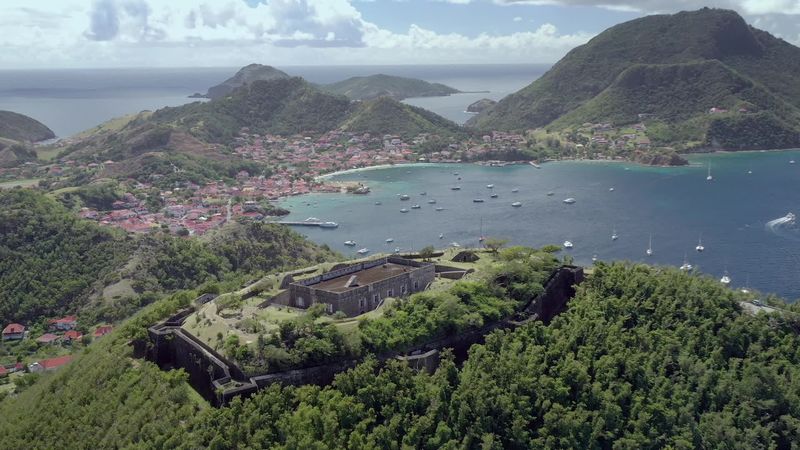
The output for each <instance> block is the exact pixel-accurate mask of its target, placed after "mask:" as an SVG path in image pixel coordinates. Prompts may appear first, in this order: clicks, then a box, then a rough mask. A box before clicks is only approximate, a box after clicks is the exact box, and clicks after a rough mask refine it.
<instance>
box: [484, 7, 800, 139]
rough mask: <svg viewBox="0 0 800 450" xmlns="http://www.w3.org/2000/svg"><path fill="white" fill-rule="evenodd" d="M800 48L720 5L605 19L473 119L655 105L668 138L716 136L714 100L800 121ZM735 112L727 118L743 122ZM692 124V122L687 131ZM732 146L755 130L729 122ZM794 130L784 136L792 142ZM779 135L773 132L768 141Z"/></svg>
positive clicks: (511, 125) (599, 114) (516, 119)
mask: <svg viewBox="0 0 800 450" xmlns="http://www.w3.org/2000/svg"><path fill="white" fill-rule="evenodd" d="M799 74H800V48H797V47H794V46H793V45H791V44H789V43H787V42H785V41H783V40H781V39H778V38H775V37H773V36H771V35H770V34H769V33H766V32H764V31H761V30H757V29H755V28H752V27H750V26H749V25H747V24H746V23H745V22H744V20H743V19H742V18H741V17H740V16H739V15H738V14H736V13H735V12H733V11H727V10H717V9H707V8H705V9H701V10H699V11H692V12H681V13H678V14H674V15H655V16H647V17H643V18H641V19H635V20H632V21H630V22H626V23H623V24H620V25H616V26H614V27H611V28H609V29H608V30H606V31H604V32H603V33H601V34H600V35H598V36H596V37H595V38H593V39H592V40H591V41H589V42H588V43H587V44H585V45H582V46H580V47H577V48H575V49H573V50H572V51H570V52H569V53H568V54H567V55H566V56H565V57H564V58H563V59H562V60H561V61H559V62H558V63H557V64H556V65H554V66H553V68H552V69H550V70H549V71H548V72H547V73H546V74H545V75H543V76H542V77H541V78H540V79H538V80H536V81H534V82H533V83H532V84H531V85H529V86H527V87H525V88H523V89H522V90H520V91H519V92H516V93H514V94H512V95H509V96H508V97H506V98H504V99H502V100H501V101H500V102H498V104H497V105H495V106H494V107H492V108H489V109H487V110H486V111H484V112H483V113H481V114H479V115H478V116H476V117H474V118H472V119H471V120H470V122H469V124H470V125H471V126H475V127H478V128H486V129H489V128H491V129H501V130H521V129H528V128H537V127H545V126H547V127H548V128H553V129H565V128H568V127H574V126H578V125H581V124H582V123H583V122H586V121H596V122H611V123H613V124H614V125H624V124H628V123H632V122H636V121H639V119H638V115H639V114H650V115H652V117H653V118H654V119H653V120H655V121H657V122H659V126H660V127H661V128H662V129H663V128H664V127H666V128H667V131H666V132H663V133H662V134H661V135H660V136H659V137H661V138H663V139H662V140H663V141H664V142H663V143H670V142H671V140H672V139H674V140H682V139H690V140H694V141H698V142H702V143H704V144H706V145H710V144H711V142H712V141H715V140H717V141H718V138H719V136H714V135H707V131H708V130H710V129H715V128H713V127H711V124H712V123H713V122H714V121H715V120H716V118H712V117H708V116H709V111H710V109H711V108H721V109H727V110H729V111H732V112H731V113H730V114H740V112H739V109H740V108H744V109H746V112H744V111H743V112H742V113H741V114H747V113H752V112H758V111H769V112H770V113H771V114H770V115H756V116H755V117H751V118H748V119H747V120H746V121H745V122H746V123H748V124H750V123H752V122H753V121H757V120H759V119H760V118H761V117H765V118H768V120H770V121H771V122H772V123H773V124H781V127H784V128H786V129H787V132H789V131H796V130H798V129H799V128H798V125H797V117H798V114H800V109H798V108H800V75H799ZM745 122H742V121H741V120H736V121H730V120H728V123H729V125H735V124H741V123H745ZM686 127H688V128H689V129H690V132H687V131H686ZM727 130H728V131H729V132H731V133H733V137H732V138H729V139H728V140H727V142H728V143H729V144H731V146H730V147H731V148H749V147H751V145H750V144H752V143H753V142H754V141H753V139H752V138H751V136H749V134H750V131H749V130H748V129H745V128H743V127H736V126H730V127H728V128H727ZM798 143H800V142H798V139H795V140H794V141H793V142H791V143H783V145H782V146H786V145H796V144H798ZM779 144H780V142H778V141H776V142H767V146H768V147H769V146H771V145H779Z"/></svg>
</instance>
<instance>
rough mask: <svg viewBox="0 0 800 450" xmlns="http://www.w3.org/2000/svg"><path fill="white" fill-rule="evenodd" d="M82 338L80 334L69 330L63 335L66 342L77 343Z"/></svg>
mask: <svg viewBox="0 0 800 450" xmlns="http://www.w3.org/2000/svg"><path fill="white" fill-rule="evenodd" d="M82 337H83V335H82V334H81V333H80V331H75V330H69V331H67V332H66V333H64V339H66V340H67V341H79V340H80V339H81V338H82Z"/></svg>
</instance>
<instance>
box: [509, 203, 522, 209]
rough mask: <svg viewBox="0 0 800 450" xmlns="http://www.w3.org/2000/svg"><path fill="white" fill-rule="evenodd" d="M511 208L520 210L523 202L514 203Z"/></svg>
mask: <svg viewBox="0 0 800 450" xmlns="http://www.w3.org/2000/svg"><path fill="white" fill-rule="evenodd" d="M511 206H513V207H514V208H519V207H520V206H522V202H514V203H512V204H511Z"/></svg>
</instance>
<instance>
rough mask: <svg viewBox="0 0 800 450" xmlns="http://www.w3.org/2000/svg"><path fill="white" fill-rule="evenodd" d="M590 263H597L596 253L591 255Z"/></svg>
mask: <svg viewBox="0 0 800 450" xmlns="http://www.w3.org/2000/svg"><path fill="white" fill-rule="evenodd" d="M592 262H593V263H595V262H597V253H595V254H594V255H592Z"/></svg>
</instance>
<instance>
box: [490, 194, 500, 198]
mask: <svg viewBox="0 0 800 450" xmlns="http://www.w3.org/2000/svg"><path fill="white" fill-rule="evenodd" d="M497 197H498V195H497V194H492V195H490V196H489V198H497Z"/></svg>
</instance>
